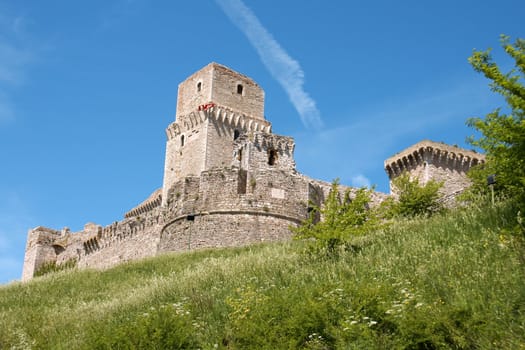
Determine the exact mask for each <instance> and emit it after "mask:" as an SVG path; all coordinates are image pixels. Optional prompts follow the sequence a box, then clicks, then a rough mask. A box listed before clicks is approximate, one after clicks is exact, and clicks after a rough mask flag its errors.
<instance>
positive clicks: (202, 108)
mask: <svg viewBox="0 0 525 350" xmlns="http://www.w3.org/2000/svg"><path fill="white" fill-rule="evenodd" d="M212 107H215V103H213V102H209V103H206V104H203V105H200V106H199V107H198V108H197V110H199V111H205V110H208V109H210V108H212Z"/></svg>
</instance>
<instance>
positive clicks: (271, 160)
mask: <svg viewBox="0 0 525 350" xmlns="http://www.w3.org/2000/svg"><path fill="white" fill-rule="evenodd" d="M276 160H277V151H276V150H274V149H271V150H269V151H268V165H275V161H276Z"/></svg>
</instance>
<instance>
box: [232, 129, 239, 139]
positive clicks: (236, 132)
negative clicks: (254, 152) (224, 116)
mask: <svg viewBox="0 0 525 350" xmlns="http://www.w3.org/2000/svg"><path fill="white" fill-rule="evenodd" d="M239 136H241V132H240V131H239V130H237V129H235V130H234V131H233V139H234V140H237V139H238V138H239Z"/></svg>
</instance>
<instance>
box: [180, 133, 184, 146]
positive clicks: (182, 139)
mask: <svg viewBox="0 0 525 350" xmlns="http://www.w3.org/2000/svg"><path fill="white" fill-rule="evenodd" d="M180 146H181V147H183V146H184V135H182V136H181V137H180Z"/></svg>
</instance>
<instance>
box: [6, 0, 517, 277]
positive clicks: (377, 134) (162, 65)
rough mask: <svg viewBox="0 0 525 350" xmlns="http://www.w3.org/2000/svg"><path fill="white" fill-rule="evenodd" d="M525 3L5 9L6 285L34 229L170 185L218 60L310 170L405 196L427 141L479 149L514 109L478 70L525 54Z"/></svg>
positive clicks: (109, 1) (76, 220)
mask: <svg viewBox="0 0 525 350" xmlns="http://www.w3.org/2000/svg"><path fill="white" fill-rule="evenodd" d="M523 13H525V2H523V1H522V0H519V1H517V0H501V1H498V2H493V1H480V0H477V1H470V0H467V1H458V0H454V1H451V0H450V1H449V0H442V1H421V0H419V1H396V2H394V1H386V0H384V1H367V2H363V1H360V2H357V1H347V0H344V1H343V0H334V1H313V0H287V1H276V0H269V1H254V0H244V2H241V1H240V0H216V1H214V0H207V1H206V0H195V1H176V2H175V1H146V0H104V1H102V0H98V1H84V2H79V1H75V2H73V1H54V0H48V1H36V0H33V1H3V0H0V283H5V282H7V281H10V280H13V279H18V278H19V277H20V275H21V270H22V264H23V255H24V246H25V241H26V235H27V230H28V229H29V228H32V227H35V226H39V225H41V226H47V227H51V228H56V229H60V228H62V227H65V226H67V227H70V228H71V229H72V230H73V231H76V230H80V229H82V228H83V226H84V224H85V223H86V222H95V223H98V224H101V225H107V224H110V223H111V222H113V221H116V220H120V219H121V218H122V216H123V214H124V212H126V211H127V210H129V209H130V208H132V207H134V206H135V205H137V204H138V203H140V202H141V201H142V200H143V199H145V198H146V197H147V196H148V195H149V194H150V193H151V192H152V191H153V190H155V189H156V188H159V187H160V186H161V184H162V172H163V162H164V146H165V134H164V129H165V128H166V126H167V125H168V124H169V123H170V122H172V121H173V119H174V115H175V106H176V97H177V85H178V84H179V82H181V81H183V80H184V79H185V78H186V77H187V76H189V75H190V74H192V73H193V72H195V71H197V70H198V69H200V68H201V67H203V66H205V65H206V64H208V63H209V62H211V61H215V62H218V63H221V64H224V65H227V66H229V67H231V68H232V69H234V70H236V71H239V72H242V73H244V74H246V75H248V76H250V77H252V78H253V79H254V80H255V81H257V82H258V83H259V84H260V85H261V86H262V87H263V89H264V90H265V92H266V113H265V114H266V117H267V119H268V120H269V121H271V122H272V124H273V131H274V132H275V133H277V134H282V135H289V136H293V137H295V139H296V151H295V158H296V161H297V168H298V169H299V170H300V171H301V172H303V173H305V174H307V175H310V176H312V177H316V178H320V179H324V180H327V181H330V180H332V179H334V178H336V177H339V178H340V179H341V181H342V182H343V183H344V184H348V185H363V184H375V185H376V186H377V189H378V190H381V191H387V190H388V179H387V176H386V174H385V172H384V170H383V161H384V160H385V159H386V158H388V157H390V156H391V155H393V154H394V153H396V152H398V151H400V150H402V149H403V148H405V147H407V146H410V145H411V144H413V143H416V142H418V141H420V140H422V139H431V140H434V141H444V142H447V143H451V144H457V145H460V146H465V147H468V148H470V147H469V146H468V145H466V144H465V138H466V136H468V135H470V134H472V133H473V131H472V130H471V129H468V128H467V127H466V126H465V120H466V118H468V117H471V116H483V115H485V114H487V113H488V112H490V111H491V110H492V109H494V108H496V107H498V106H502V105H503V102H502V100H501V98H499V97H498V96H495V95H494V94H493V93H492V92H491V91H490V89H489V87H488V85H487V81H486V80H485V79H484V78H483V77H482V76H480V75H479V74H478V73H476V72H474V71H473V70H472V68H471V67H470V66H469V64H468V62H467V58H468V57H469V56H470V55H471V53H472V50H473V49H474V48H477V49H486V48H489V47H493V48H494V49H495V50H494V57H495V58H496V60H497V61H498V63H500V64H501V65H502V66H503V67H505V68H510V67H511V62H510V61H509V60H508V58H507V57H506V56H505V54H504V53H502V50H501V49H500V48H499V35H500V34H502V33H505V34H508V35H510V36H511V37H513V38H516V37H523V36H524V29H525V24H524V22H523Z"/></svg>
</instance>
